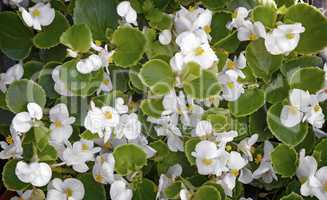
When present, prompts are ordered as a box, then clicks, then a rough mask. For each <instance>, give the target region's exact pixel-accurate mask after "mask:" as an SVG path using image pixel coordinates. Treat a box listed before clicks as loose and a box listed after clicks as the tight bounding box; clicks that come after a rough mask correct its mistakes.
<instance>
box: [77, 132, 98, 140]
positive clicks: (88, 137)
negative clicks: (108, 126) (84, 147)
mask: <svg viewBox="0 0 327 200" xmlns="http://www.w3.org/2000/svg"><path fill="white" fill-rule="evenodd" d="M80 137H81V138H82V139H85V140H95V139H98V138H99V135H98V134H94V133H92V132H91V131H89V130H85V131H84V132H83V133H81V135H80Z"/></svg>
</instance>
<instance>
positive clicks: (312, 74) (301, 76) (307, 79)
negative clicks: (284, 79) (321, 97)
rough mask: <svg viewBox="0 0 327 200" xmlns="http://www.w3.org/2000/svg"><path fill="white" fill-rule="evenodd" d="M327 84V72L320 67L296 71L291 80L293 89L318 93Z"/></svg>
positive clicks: (290, 83)
mask: <svg viewBox="0 0 327 200" xmlns="http://www.w3.org/2000/svg"><path fill="white" fill-rule="evenodd" d="M324 83H325V71H324V70H322V69H320V68H318V67H304V68H300V69H298V70H296V71H295V72H294V73H293V74H292V76H291V77H290V79H289V85H290V87H291V88H298V89H302V90H305V91H306V90H308V91H309V92H310V93H316V92H317V91H319V90H320V89H322V87H323V86H324Z"/></svg>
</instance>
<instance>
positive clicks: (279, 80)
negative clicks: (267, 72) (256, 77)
mask: <svg viewBox="0 0 327 200" xmlns="http://www.w3.org/2000/svg"><path fill="white" fill-rule="evenodd" d="M288 90H289V86H288V83H287V81H286V80H285V79H284V77H283V76H282V75H281V74H278V75H277V77H276V78H275V79H274V80H273V81H272V82H271V83H270V84H269V85H268V87H266V89H265V97H266V101H267V102H269V103H271V104H274V103H278V102H281V101H283V100H284V99H285V98H287V97H288Z"/></svg>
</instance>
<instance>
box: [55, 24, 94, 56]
mask: <svg viewBox="0 0 327 200" xmlns="http://www.w3.org/2000/svg"><path fill="white" fill-rule="evenodd" d="M60 42H61V43H62V44H64V45H65V46H67V47H68V48H70V49H72V50H74V51H78V52H82V53H85V52H88V50H89V49H90V47H91V42H92V33H91V31H90V29H89V27H88V26H87V25H85V24H78V25H73V26H71V27H70V28H68V29H67V30H66V31H65V32H64V33H63V34H62V35H61V37H60Z"/></svg>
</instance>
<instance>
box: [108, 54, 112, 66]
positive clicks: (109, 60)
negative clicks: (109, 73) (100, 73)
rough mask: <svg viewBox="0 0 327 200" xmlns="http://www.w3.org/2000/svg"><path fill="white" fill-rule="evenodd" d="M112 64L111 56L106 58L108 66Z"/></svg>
mask: <svg viewBox="0 0 327 200" xmlns="http://www.w3.org/2000/svg"><path fill="white" fill-rule="evenodd" d="M112 62H113V59H112V56H109V57H108V64H111V63H112Z"/></svg>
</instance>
